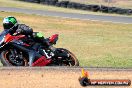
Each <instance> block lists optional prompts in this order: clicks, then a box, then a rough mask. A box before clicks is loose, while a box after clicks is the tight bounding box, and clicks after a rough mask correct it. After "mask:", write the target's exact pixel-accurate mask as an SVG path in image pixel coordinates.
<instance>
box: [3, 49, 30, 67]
mask: <svg viewBox="0 0 132 88" xmlns="http://www.w3.org/2000/svg"><path fill="white" fill-rule="evenodd" d="M19 56H20V52H19V55H18V56H14V55H13V54H12V53H11V50H9V51H7V50H5V51H2V52H1V63H2V64H3V66H28V61H27V59H26V58H25V57H24V56H23V58H20V57H19Z"/></svg>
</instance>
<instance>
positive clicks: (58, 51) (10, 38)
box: [0, 30, 79, 66]
mask: <svg viewBox="0 0 132 88" xmlns="http://www.w3.org/2000/svg"><path fill="white" fill-rule="evenodd" d="M25 39H28V38H27V37H26V36H25V35H17V34H16V35H10V33H9V30H6V31H3V32H2V33H1V35H0V60H1V63H2V64H3V66H79V62H78V59H77V58H76V57H75V55H74V54H73V53H72V52H70V51H69V50H67V49H63V48H55V47H54V46H53V45H55V44H56V42H57V40H58V34H54V35H52V36H51V37H50V38H48V41H49V43H50V46H49V47H48V48H45V46H43V45H42V44H41V43H34V44H30V43H27V42H24V41H23V40H25ZM35 44H37V48H36V47H35V48H34V46H35Z"/></svg>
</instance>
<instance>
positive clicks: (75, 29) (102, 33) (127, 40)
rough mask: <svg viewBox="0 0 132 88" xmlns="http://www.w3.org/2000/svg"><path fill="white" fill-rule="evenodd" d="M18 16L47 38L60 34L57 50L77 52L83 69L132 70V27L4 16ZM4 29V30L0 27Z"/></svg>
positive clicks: (5, 14)
mask: <svg viewBox="0 0 132 88" xmlns="http://www.w3.org/2000/svg"><path fill="white" fill-rule="evenodd" d="M8 15H11V16H15V17H16V18H17V19H18V20H19V21H20V22H21V23H25V24H27V25H29V26H31V27H32V28H33V29H34V31H39V32H43V33H44V35H45V37H49V36H50V35H52V34H55V33H58V34H59V35H60V36H59V41H58V42H57V45H56V47H62V48H66V49H69V50H70V51H71V52H73V53H74V54H75V55H76V56H77V58H78V60H79V62H80V65H81V66H87V67H94V66H96V67H132V25H131V24H114V23H108V22H99V21H83V20H75V19H74V20H73V19H64V18H57V17H48V16H37V15H27V14H19V13H8V12H0V22H1V23H0V24H2V19H3V18H4V17H5V16H8ZM0 29H2V26H0Z"/></svg>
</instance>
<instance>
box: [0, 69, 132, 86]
mask: <svg viewBox="0 0 132 88" xmlns="http://www.w3.org/2000/svg"><path fill="white" fill-rule="evenodd" d="M85 70H86V71H88V72H89V75H90V78H91V79H130V80H132V70H131V69H129V70H121V69H120V70H109V69H107V70H106V69H105V70H103V69H102V70H101V69H99V70H98V69H97V70H95V69H94V70H93V69H92V68H91V69H90V68H88V69H87V68H85ZM80 75H81V68H60V67H56V68H50V67H48V68H47V67H44V68H39V67H37V68H30V67H19V68H15V67H6V68H5V67H1V68H0V88H83V87H82V86H81V85H80V84H79V81H78V78H79V76H80ZM88 88H94V87H92V86H90V87H88ZM96 88H132V86H124V87H122V86H119V87H118V86H116V87H115V86H112V87H108V86H100V87H98V86H96Z"/></svg>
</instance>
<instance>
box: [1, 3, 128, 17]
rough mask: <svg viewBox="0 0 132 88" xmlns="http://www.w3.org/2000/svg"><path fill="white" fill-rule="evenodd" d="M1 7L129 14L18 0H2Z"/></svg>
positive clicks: (99, 13) (98, 13)
mask: <svg viewBox="0 0 132 88" xmlns="http://www.w3.org/2000/svg"><path fill="white" fill-rule="evenodd" d="M0 7H16V8H26V9H36V10H49V11H59V12H65V13H69V12H70V13H81V14H95V15H114V16H127V15H119V14H107V13H101V12H91V11H83V10H75V9H68V8H61V7H54V6H47V5H42V4H35V3H27V2H22V1H18V0H0ZM130 16H131V15H130Z"/></svg>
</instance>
